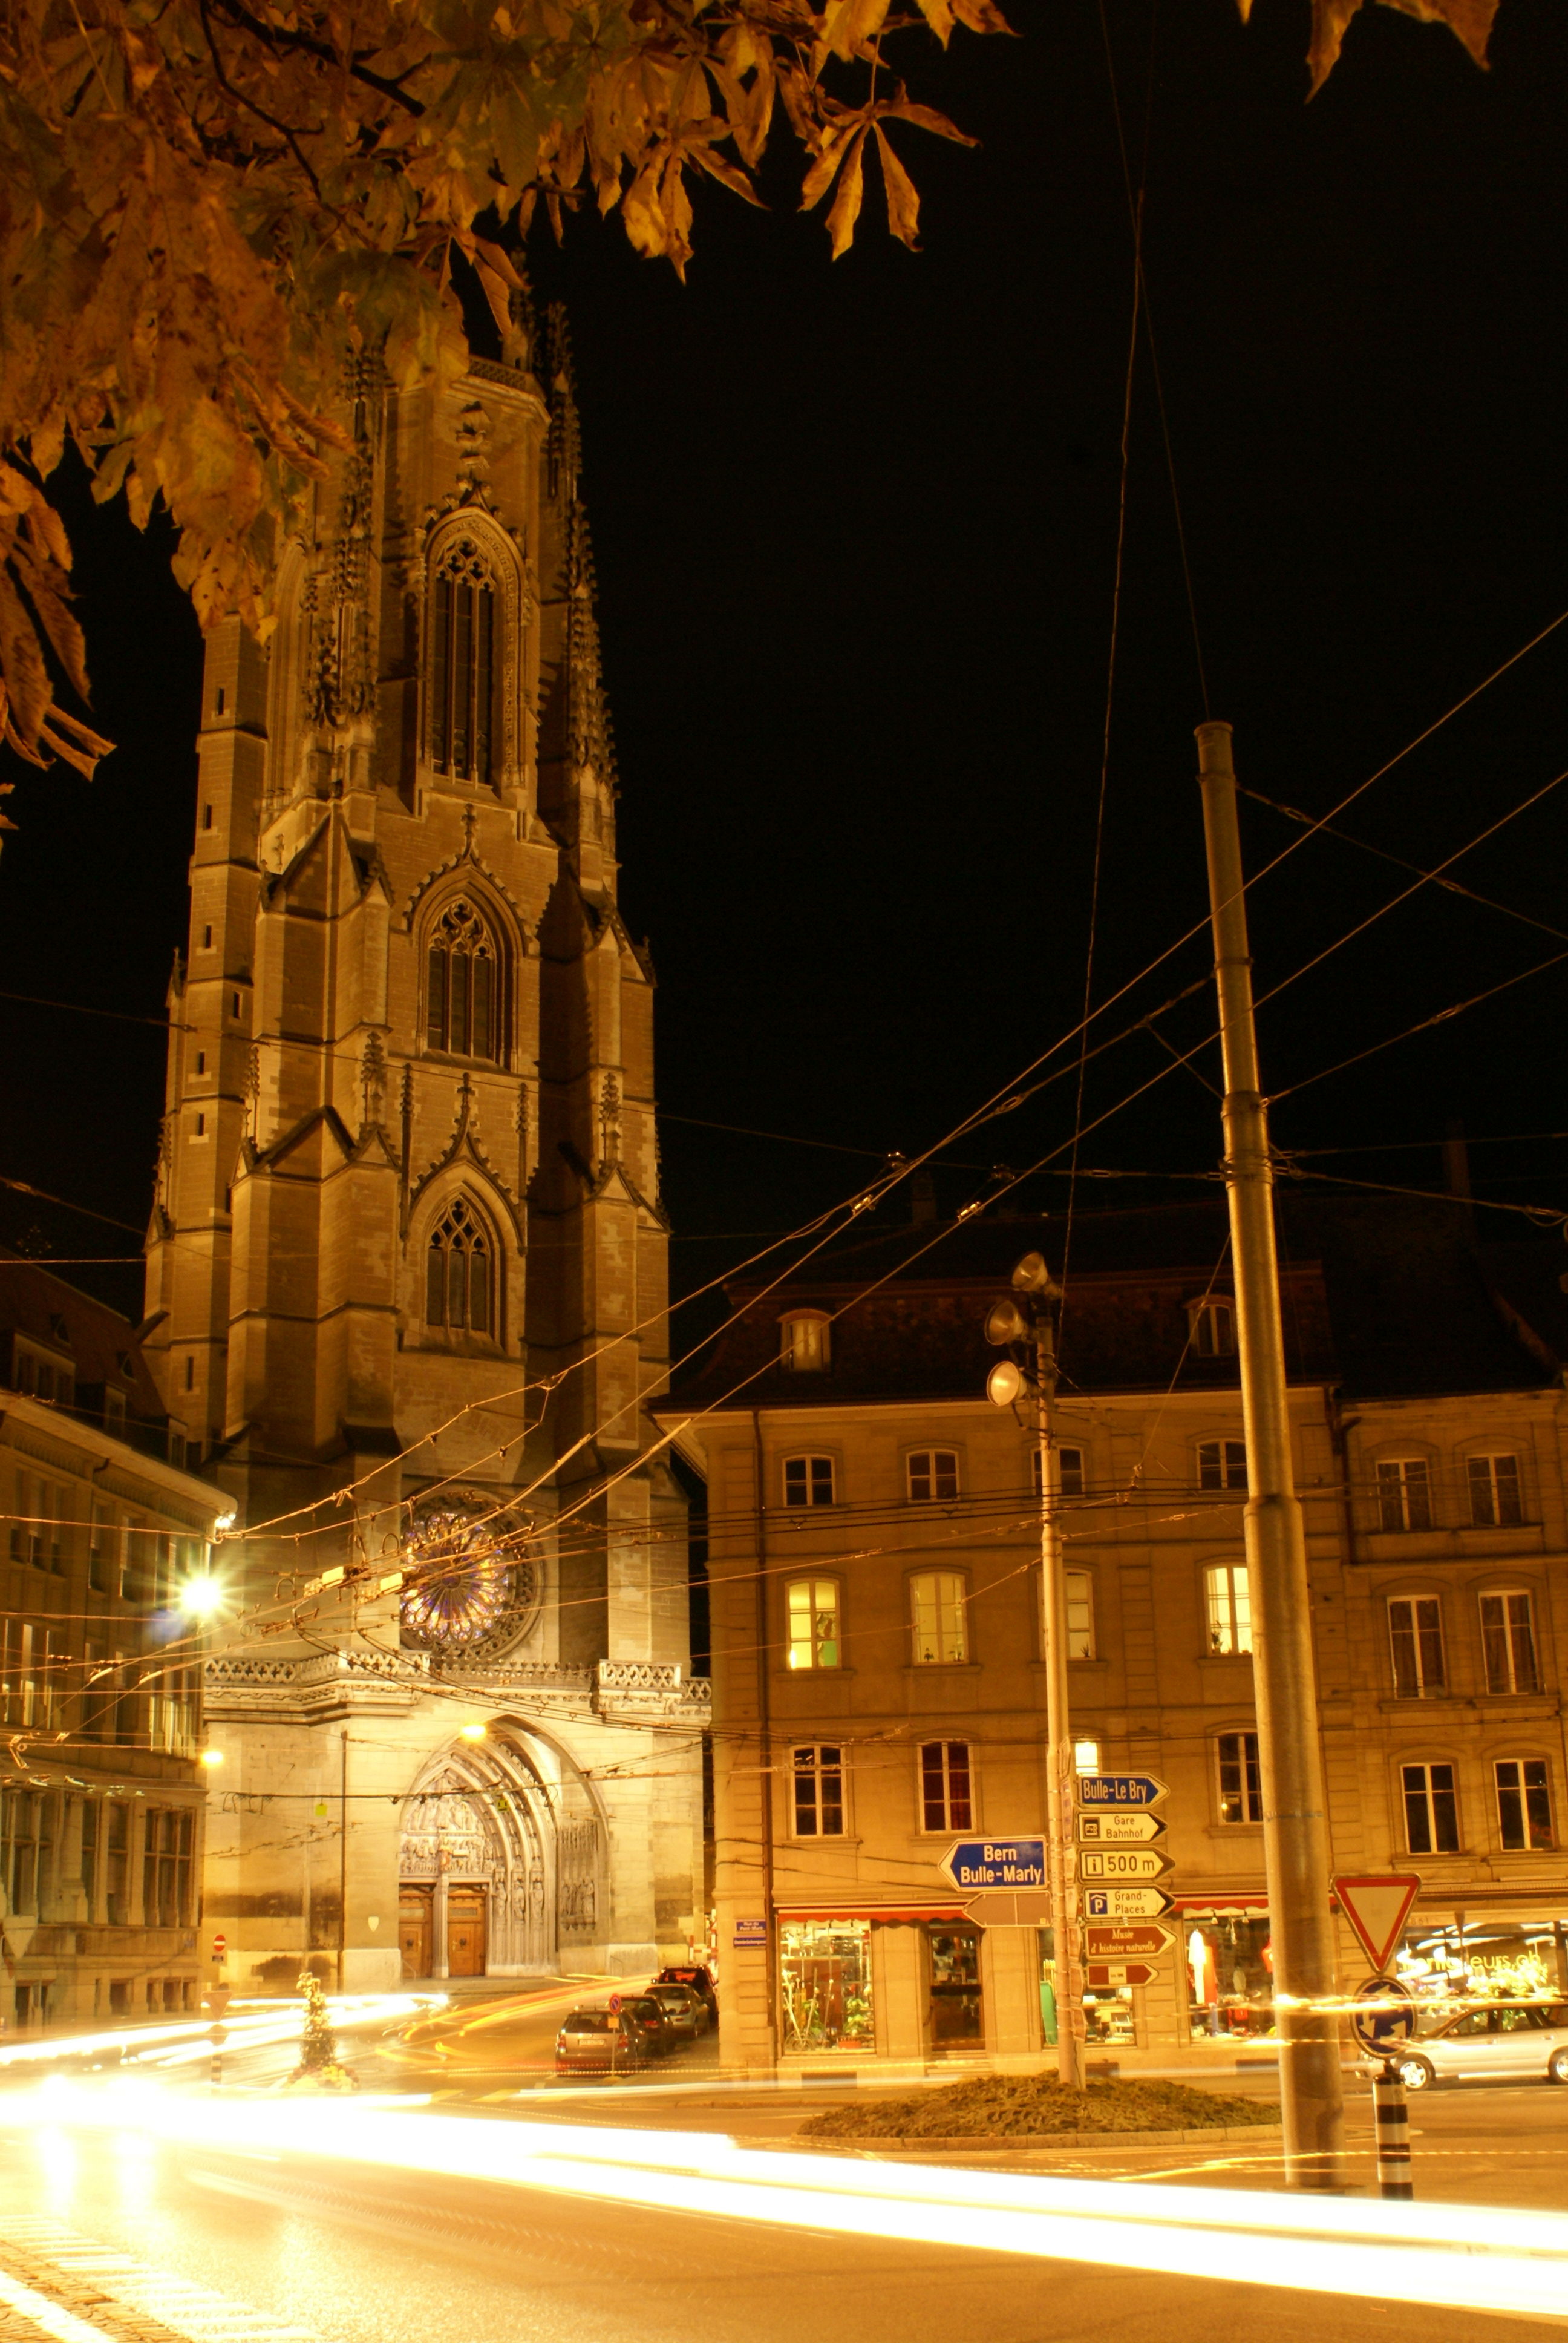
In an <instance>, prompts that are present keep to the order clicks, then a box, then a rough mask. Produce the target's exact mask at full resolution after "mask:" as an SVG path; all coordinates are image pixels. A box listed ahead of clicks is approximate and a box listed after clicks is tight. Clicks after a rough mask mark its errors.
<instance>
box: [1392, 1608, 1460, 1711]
mask: <svg viewBox="0 0 1568 2343" xmlns="http://www.w3.org/2000/svg"><path fill="white" fill-rule="evenodd" d="M1388 1633H1389V1644H1390V1647H1391V1649H1392V1654H1393V1688H1394V1690H1395V1692H1396V1693H1398V1694H1399V1695H1400V1697H1401V1699H1402V1700H1423V1699H1430V1698H1431V1696H1432V1694H1433V1693H1440V1692H1442V1691H1443V1690H1444V1689H1445V1687H1446V1685H1447V1683H1448V1670H1447V1668H1446V1666H1445V1665H1444V1663H1443V1652H1442V1604H1441V1602H1440V1601H1439V1600H1438V1598H1437V1596H1436V1595H1435V1594H1395V1595H1392V1596H1391V1597H1390V1600H1389V1606H1388Z"/></svg>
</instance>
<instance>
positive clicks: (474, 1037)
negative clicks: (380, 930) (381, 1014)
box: [425, 896, 501, 1059]
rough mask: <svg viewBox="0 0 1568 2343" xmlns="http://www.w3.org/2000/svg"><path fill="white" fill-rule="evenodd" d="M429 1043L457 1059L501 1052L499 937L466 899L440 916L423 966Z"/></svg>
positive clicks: (426, 1029) (462, 899)
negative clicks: (497, 938) (497, 942)
mask: <svg viewBox="0 0 1568 2343" xmlns="http://www.w3.org/2000/svg"><path fill="white" fill-rule="evenodd" d="M425 995H426V997H425V1042H426V1046H427V1048H428V1049H431V1050H445V1051H447V1052H448V1053H449V1054H450V1055H451V1056H453V1057H455V1058H489V1059H495V1058H498V1057H499V1056H500V1054H501V1049H500V1042H501V1031H500V1028H501V985H500V973H499V955H498V952H497V950H496V942H495V938H494V937H493V936H492V935H491V933H490V930H489V929H488V928H487V925H486V923H485V921H484V920H482V919H481V918H480V916H479V914H478V912H477V910H475V909H474V906H473V905H472V903H470V902H469V901H468V900H467V898H466V897H463V896H459V897H458V899H457V901H456V902H455V903H448V904H447V908H446V910H444V911H443V912H442V914H441V917H440V920H439V921H438V922H437V926H436V929H435V931H434V933H433V934H432V935H431V938H430V944H429V950H428V952H427V957H426V963H425Z"/></svg>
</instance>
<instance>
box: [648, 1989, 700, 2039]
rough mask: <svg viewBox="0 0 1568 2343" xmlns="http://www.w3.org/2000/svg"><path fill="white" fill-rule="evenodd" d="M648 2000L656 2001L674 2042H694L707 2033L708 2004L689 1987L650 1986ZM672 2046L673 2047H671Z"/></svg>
mask: <svg viewBox="0 0 1568 2343" xmlns="http://www.w3.org/2000/svg"><path fill="white" fill-rule="evenodd" d="M648 2000H649V2001H657V2002H658V2006H659V2007H660V2009H662V2010H663V2012H664V2019H665V2024H666V2025H667V2026H668V2028H669V2031H670V2033H671V2035H672V2036H674V2039H675V2041H676V2042H695V2041H696V2039H697V2037H698V2036H699V2034H706V2033H707V2031H708V2004H707V2003H706V2002H705V2001H704V2000H703V1998H702V1996H701V1995H700V1994H699V1993H695V1992H693V1990H692V1988H691V1986H689V1985H650V1986H648ZM672 2046H673V2045H672Z"/></svg>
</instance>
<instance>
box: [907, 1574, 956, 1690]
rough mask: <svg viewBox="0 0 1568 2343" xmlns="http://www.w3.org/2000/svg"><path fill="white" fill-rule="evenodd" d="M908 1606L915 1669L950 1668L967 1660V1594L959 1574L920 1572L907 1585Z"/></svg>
mask: <svg viewBox="0 0 1568 2343" xmlns="http://www.w3.org/2000/svg"><path fill="white" fill-rule="evenodd" d="M966 1607H967V1591H966V1589H965V1586H964V1580H963V1574H962V1572H961V1571H957V1570H923V1571H921V1573H920V1575H919V1577H918V1578H911V1579H910V1608H911V1610H912V1613H913V1615H914V1630H915V1660H916V1663H917V1664H918V1665H919V1666H921V1667H933V1666H940V1665H942V1664H947V1665H951V1664H954V1663H955V1662H958V1661H963V1660H967V1659H968V1658H969V1655H970V1650H969V1630H968V1625H967V1622H966V1619H965V1611H966Z"/></svg>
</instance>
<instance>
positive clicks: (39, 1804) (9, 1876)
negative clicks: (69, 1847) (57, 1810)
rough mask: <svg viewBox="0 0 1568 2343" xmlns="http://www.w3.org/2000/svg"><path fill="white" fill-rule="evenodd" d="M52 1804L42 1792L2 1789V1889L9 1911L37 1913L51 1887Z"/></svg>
mask: <svg viewBox="0 0 1568 2343" xmlns="http://www.w3.org/2000/svg"><path fill="white" fill-rule="evenodd" d="M49 1805H50V1802H49V1800H48V1798H47V1797H46V1795H45V1793H44V1792H43V1791H42V1790H21V1789H10V1790H0V1888H3V1889H4V1890H5V1896H6V1905H5V1909H6V1910H7V1911H8V1912H36V1911H37V1909H38V1904H39V1894H40V1891H41V1890H42V1889H43V1888H45V1886H47V1885H48V1882H49V1858H50V1855H51V1852H52V1848H51V1842H50V1837H49Z"/></svg>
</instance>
